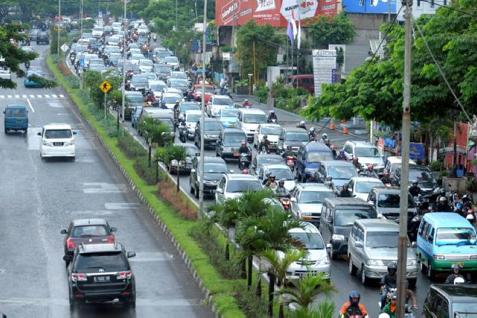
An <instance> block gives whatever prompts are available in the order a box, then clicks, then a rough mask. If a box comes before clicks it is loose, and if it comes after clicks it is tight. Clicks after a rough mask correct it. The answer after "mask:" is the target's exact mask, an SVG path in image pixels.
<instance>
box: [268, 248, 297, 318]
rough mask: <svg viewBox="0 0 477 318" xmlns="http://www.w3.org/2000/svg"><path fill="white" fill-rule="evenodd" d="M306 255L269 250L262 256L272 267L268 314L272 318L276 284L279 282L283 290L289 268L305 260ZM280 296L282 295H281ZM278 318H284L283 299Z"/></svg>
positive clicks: (291, 251)
mask: <svg viewBox="0 0 477 318" xmlns="http://www.w3.org/2000/svg"><path fill="white" fill-rule="evenodd" d="M304 255H305V253H304V252H303V251H301V250H297V249H290V250H287V251H285V252H279V251H276V250H273V249H268V250H266V251H264V252H263V253H262V254H261V256H263V257H264V258H265V259H266V260H267V261H268V263H269V264H270V267H269V268H268V275H269V277H270V281H269V286H268V314H269V316H270V317H273V296H274V293H275V282H277V285H278V286H279V287H280V288H281V289H282V288H283V287H284V286H285V285H286V275H287V270H288V267H290V265H291V264H292V263H293V262H296V261H298V260H299V259H301V258H303V257H304ZM279 295H282V293H279ZM278 317H280V318H283V317H284V303H283V298H282V297H280V309H279V313H278Z"/></svg>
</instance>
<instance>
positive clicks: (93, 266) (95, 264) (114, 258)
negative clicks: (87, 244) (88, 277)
mask: <svg viewBox="0 0 477 318" xmlns="http://www.w3.org/2000/svg"><path fill="white" fill-rule="evenodd" d="M75 265H76V266H75V269H76V271H77V272H89V271H95V270H98V269H100V268H101V269H103V270H104V272H117V271H122V270H127V269H128V266H127V263H126V260H125V259H124V257H123V255H122V254H121V253H91V254H80V256H79V257H78V258H77V261H76V264H75Z"/></svg>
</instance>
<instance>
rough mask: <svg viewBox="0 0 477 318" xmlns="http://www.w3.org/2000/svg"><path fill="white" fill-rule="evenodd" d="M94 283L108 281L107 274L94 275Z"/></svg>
mask: <svg viewBox="0 0 477 318" xmlns="http://www.w3.org/2000/svg"><path fill="white" fill-rule="evenodd" d="M94 281H95V282H96V283H108V282H109V281H110V278H109V276H94Z"/></svg>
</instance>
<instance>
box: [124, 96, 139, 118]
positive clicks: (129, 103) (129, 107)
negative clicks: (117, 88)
mask: <svg viewBox="0 0 477 318" xmlns="http://www.w3.org/2000/svg"><path fill="white" fill-rule="evenodd" d="M124 99H125V104H126V106H125V107H124V120H126V121H127V120H131V118H132V112H133V110H134V109H136V108H137V107H143V106H144V96H143V95H142V94H141V92H135V91H125V92H124Z"/></svg>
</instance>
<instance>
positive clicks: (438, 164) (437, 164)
mask: <svg viewBox="0 0 477 318" xmlns="http://www.w3.org/2000/svg"><path fill="white" fill-rule="evenodd" d="M429 166H430V168H431V170H432V171H441V170H442V169H443V168H444V165H443V162H442V161H440V160H436V161H432V162H431V164H430V165H429Z"/></svg>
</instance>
